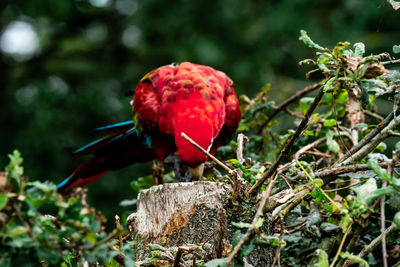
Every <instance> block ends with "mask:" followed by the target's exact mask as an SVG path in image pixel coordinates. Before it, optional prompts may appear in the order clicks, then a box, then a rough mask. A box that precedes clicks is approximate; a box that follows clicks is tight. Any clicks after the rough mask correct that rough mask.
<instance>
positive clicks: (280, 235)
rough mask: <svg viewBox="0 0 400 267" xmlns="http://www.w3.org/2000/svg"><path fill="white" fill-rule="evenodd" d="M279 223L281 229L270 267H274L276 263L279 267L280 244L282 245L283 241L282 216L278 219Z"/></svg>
mask: <svg viewBox="0 0 400 267" xmlns="http://www.w3.org/2000/svg"><path fill="white" fill-rule="evenodd" d="M280 223H281V229H280V234H279V245H278V247H277V248H276V251H275V257H274V261H273V263H272V267H274V266H275V263H278V267H280V266H281V258H280V256H281V244H282V241H283V229H284V219H283V216H281V217H280Z"/></svg>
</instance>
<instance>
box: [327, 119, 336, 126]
mask: <svg viewBox="0 0 400 267" xmlns="http://www.w3.org/2000/svg"><path fill="white" fill-rule="evenodd" d="M335 125H336V120H335V119H328V120H325V121H324V126H325V127H332V126H335Z"/></svg>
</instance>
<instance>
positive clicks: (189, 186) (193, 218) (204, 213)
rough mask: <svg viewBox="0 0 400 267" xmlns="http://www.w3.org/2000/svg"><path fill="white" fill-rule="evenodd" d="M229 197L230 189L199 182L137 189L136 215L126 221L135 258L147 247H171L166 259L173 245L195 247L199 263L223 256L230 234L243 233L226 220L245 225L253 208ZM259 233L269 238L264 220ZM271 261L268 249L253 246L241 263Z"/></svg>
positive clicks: (141, 256) (266, 263) (265, 263)
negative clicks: (133, 244) (139, 191)
mask: <svg viewBox="0 0 400 267" xmlns="http://www.w3.org/2000/svg"><path fill="white" fill-rule="evenodd" d="M231 194H232V188H231V187H230V186H229V185H227V184H224V183H219V182H203V181H198V182H190V183H173V184H163V185H157V186H153V187H151V188H150V189H147V190H143V191H142V192H141V193H140V194H139V196H138V202H137V212H136V213H133V214H131V215H130V216H129V217H128V223H129V226H130V230H131V232H132V236H133V239H134V240H135V241H136V242H135V243H136V246H137V247H136V253H137V255H136V259H137V260H139V261H140V260H143V259H145V258H146V257H148V256H149V250H148V249H147V244H150V243H152V244H159V245H161V246H163V247H164V248H167V249H169V248H172V250H171V251H172V252H171V254H170V255H173V256H174V257H175V252H176V251H177V250H178V247H181V249H182V247H185V248H188V247H192V248H193V247H201V250H202V251H203V252H202V253H200V252H199V251H196V255H197V256H199V255H201V257H202V259H203V260H204V261H208V260H211V259H214V258H223V257H227V256H228V255H229V253H230V252H231V249H232V244H231V241H232V237H233V235H234V233H235V231H237V230H240V231H242V232H245V231H246V229H238V228H236V227H234V226H233V225H232V222H248V223H251V221H252V219H253V216H254V214H255V211H256V209H257V205H255V203H252V202H250V201H249V200H238V203H237V204H235V203H233V202H232V201H231V198H230V196H231ZM260 230H261V231H262V232H264V233H266V234H268V235H270V234H272V226H271V221H270V220H269V219H268V218H265V220H264V224H263V226H262V227H261V229H260ZM174 249H175V250H174ZM186 251H187V250H186ZM176 255H177V254H176ZM272 260H273V250H272V248H268V247H260V246H256V247H255V249H254V250H253V251H252V252H251V253H250V254H249V255H248V256H247V257H246V258H245V260H244V261H245V262H246V263H247V266H271V264H272Z"/></svg>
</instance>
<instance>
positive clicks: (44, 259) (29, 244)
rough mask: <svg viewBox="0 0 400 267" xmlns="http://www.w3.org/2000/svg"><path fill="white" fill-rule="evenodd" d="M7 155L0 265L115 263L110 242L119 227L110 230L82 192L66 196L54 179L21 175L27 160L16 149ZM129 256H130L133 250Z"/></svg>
mask: <svg viewBox="0 0 400 267" xmlns="http://www.w3.org/2000/svg"><path fill="white" fill-rule="evenodd" d="M9 158H10V163H9V164H8V165H7V167H6V171H7V172H6V173H1V174H2V175H1V176H0V179H1V181H0V184H1V187H0V192H1V193H0V226H1V227H0V238H1V248H2V249H1V252H0V265H1V266H38V265H39V264H43V265H46V266H47V265H54V266H57V265H58V266H65V267H66V266H76V265H81V264H83V263H84V262H87V263H101V264H112V262H113V257H115V256H116V255H117V254H119V251H118V250H117V249H115V250H112V247H114V246H115V245H114V244H115V242H116V241H115V237H116V236H117V235H118V234H122V231H121V229H116V230H114V231H112V232H110V233H108V234H107V233H106V232H105V231H104V227H103V226H102V223H103V222H104V218H103V217H102V215H101V214H99V213H98V212H96V211H95V210H94V209H93V208H92V207H90V206H88V205H87V204H86V201H85V194H84V192H81V193H80V195H76V196H74V197H71V198H68V199H64V198H63V197H62V196H61V195H59V194H58V193H57V188H56V185H55V184H53V183H51V182H39V181H33V182H30V181H28V179H27V178H26V177H24V176H22V175H23V167H22V165H21V164H22V161H23V160H22V157H21V155H20V153H19V152H18V151H17V150H15V151H14V152H13V154H10V155H9ZM130 246H131V245H130V244H127V245H126V246H125V250H126V249H127V248H129V247H130ZM126 251H127V252H128V253H129V251H132V250H131V249H130V250H129V249H128V250H126ZM127 255H129V256H130V258H129V259H130V260H132V258H133V254H132V253H130V254H127ZM129 259H128V260H129ZM126 263H128V264H127V265H129V262H126ZM110 266H115V265H110ZM131 266H132V265H131Z"/></svg>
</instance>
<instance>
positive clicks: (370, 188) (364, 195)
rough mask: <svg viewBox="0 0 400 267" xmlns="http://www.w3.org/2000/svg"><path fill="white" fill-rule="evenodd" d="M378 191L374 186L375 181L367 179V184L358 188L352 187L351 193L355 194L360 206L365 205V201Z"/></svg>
mask: <svg viewBox="0 0 400 267" xmlns="http://www.w3.org/2000/svg"><path fill="white" fill-rule="evenodd" d="M377 189H378V186H377V185H376V180H375V179H374V178H369V179H368V180H367V182H365V183H363V184H362V185H360V186H357V187H354V188H353V191H354V192H356V193H357V201H359V202H360V204H362V205H366V203H367V199H368V198H369V197H370V196H371V194H373V193H374V192H375V191H376V190H377Z"/></svg>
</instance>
